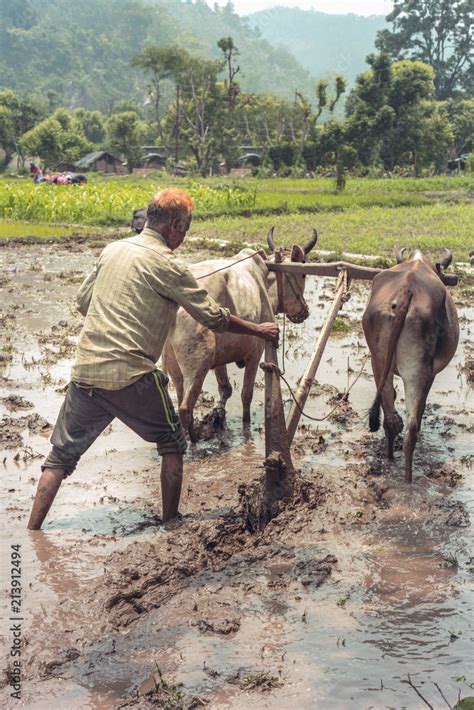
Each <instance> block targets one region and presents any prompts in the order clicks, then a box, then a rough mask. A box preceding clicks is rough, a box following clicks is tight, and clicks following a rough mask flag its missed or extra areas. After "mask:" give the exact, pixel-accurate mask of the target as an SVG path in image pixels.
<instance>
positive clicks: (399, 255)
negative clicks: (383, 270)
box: [397, 247, 407, 264]
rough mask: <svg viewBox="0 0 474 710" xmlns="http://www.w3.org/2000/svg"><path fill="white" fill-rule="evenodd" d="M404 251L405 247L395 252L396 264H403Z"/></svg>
mask: <svg viewBox="0 0 474 710" xmlns="http://www.w3.org/2000/svg"><path fill="white" fill-rule="evenodd" d="M406 250H407V248H406V247H402V248H401V249H399V250H398V251H397V264H403V262H404V261H405V259H404V254H405V252H406Z"/></svg>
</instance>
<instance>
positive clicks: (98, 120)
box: [76, 108, 105, 145]
mask: <svg viewBox="0 0 474 710" xmlns="http://www.w3.org/2000/svg"><path fill="white" fill-rule="evenodd" d="M76 118H77V121H78V123H79V125H80V127H81V130H82V132H83V133H84V135H85V137H86V138H87V140H88V141H90V142H91V143H93V144H94V145H99V144H100V143H102V141H103V140H104V138H105V125H104V117H103V115H102V114H101V113H100V111H87V110H86V109H83V108H79V109H77V111H76Z"/></svg>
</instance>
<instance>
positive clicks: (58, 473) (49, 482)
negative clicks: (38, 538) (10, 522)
mask: <svg viewBox="0 0 474 710" xmlns="http://www.w3.org/2000/svg"><path fill="white" fill-rule="evenodd" d="M63 478H64V470H63V469H62V468H45V469H44V471H43V473H42V474H41V478H40V480H39V482H38V488H37V490H36V495H35V499H34V501H33V507H32V508H31V513H30V519H29V521H28V530H39V529H40V528H41V526H42V524H43V521H44V519H45V517H46V516H47V514H48V511H49V509H50V508H51V505H52V503H53V500H54V499H55V497H56V493H57V492H58V490H59V486H60V485H61V483H62V481H63Z"/></svg>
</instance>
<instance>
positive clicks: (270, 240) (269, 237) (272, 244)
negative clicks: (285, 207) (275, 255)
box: [267, 227, 276, 252]
mask: <svg viewBox="0 0 474 710" xmlns="http://www.w3.org/2000/svg"><path fill="white" fill-rule="evenodd" d="M274 229H275V227H272V228H271V229H270V231H269V232H268V234H267V242H268V246H269V248H270V250H271V251H272V252H274V251H275V249H276V246H275V242H274V241H273V232H274Z"/></svg>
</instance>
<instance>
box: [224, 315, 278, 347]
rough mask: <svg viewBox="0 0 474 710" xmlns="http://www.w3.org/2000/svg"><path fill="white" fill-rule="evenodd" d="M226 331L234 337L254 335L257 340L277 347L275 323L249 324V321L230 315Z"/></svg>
mask: <svg viewBox="0 0 474 710" xmlns="http://www.w3.org/2000/svg"><path fill="white" fill-rule="evenodd" d="M227 331H228V332H229V333H235V334H236V335H254V336H255V335H256V336H257V337H258V338H263V339H264V340H269V341H271V342H272V343H274V344H275V345H278V332H279V330H278V325H277V324H276V323H250V321H247V320H242V318H237V316H233V315H230V316H229V325H228V327H227Z"/></svg>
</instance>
